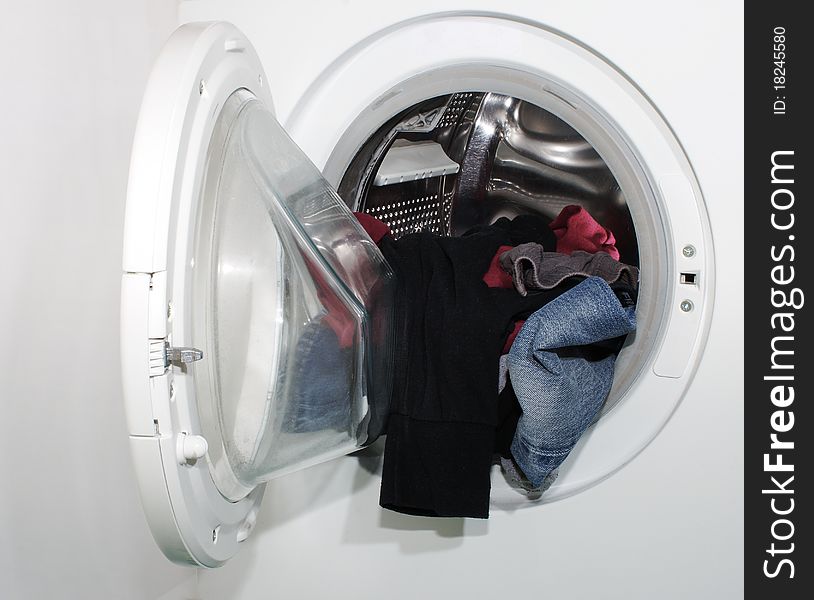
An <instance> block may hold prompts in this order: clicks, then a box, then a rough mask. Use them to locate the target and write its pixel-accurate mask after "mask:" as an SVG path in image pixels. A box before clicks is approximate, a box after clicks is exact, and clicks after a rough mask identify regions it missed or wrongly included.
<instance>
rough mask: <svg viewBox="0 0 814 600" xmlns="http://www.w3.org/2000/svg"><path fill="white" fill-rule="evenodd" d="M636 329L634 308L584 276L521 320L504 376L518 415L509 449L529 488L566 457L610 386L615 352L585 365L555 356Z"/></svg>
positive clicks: (581, 360) (578, 358)
mask: <svg viewBox="0 0 814 600" xmlns="http://www.w3.org/2000/svg"><path fill="white" fill-rule="evenodd" d="M623 296H624V294H623ZM630 304H632V302H630ZM635 328H636V313H635V307H634V306H632V305H631V306H627V307H623V306H622V304H621V303H620V301H619V299H618V298H617V296H616V294H615V293H614V291H613V290H612V289H611V288H610V286H609V285H608V284H607V283H606V282H605V281H604V280H603V279H601V278H600V277H589V278H587V279H585V280H584V281H582V282H581V283H580V284H579V285H577V286H576V287H574V288H572V289H570V290H568V291H567V292H565V293H564V294H562V295H561V296H559V297H558V298H555V299H554V300H552V301H551V302H549V303H548V304H546V305H545V306H544V307H543V308H541V309H540V310H538V311H537V312H536V313H534V314H533V315H532V316H531V317H529V318H528V320H526V323H525V325H524V326H523V329H522V330H521V331H520V334H519V335H518V336H517V339H516V340H515V341H514V344H513V345H512V349H511V351H510V352H509V377H510V379H511V383H512V386H513V387H514V391H515V394H516V395H517V399H518V401H519V403H520V406H521V408H522V410H523V414H522V415H521V417H520V420H519V422H518V424H517V431H516V432H515V435H514V439H513V440H512V446H511V452H512V456H513V457H514V459H515V460H516V461H517V463H518V465H519V466H520V468H521V469H522V470H523V472H524V473H525V475H526V477H527V478H528V479H529V481H530V482H531V484H532V485H533V486H538V485H541V484H542V483H543V481H544V480H545V478H546V477H547V476H548V475H549V473H551V471H552V470H553V469H555V468H557V467H558V466H559V465H560V464H561V463H562V462H563V461H564V460H565V458H566V457H567V456H568V453H569V452H571V450H572V449H573V448H574V446H575V445H576V443H577V441H578V440H579V438H580V436H582V434H583V433H584V432H585V430H586V429H587V428H588V426H589V425H590V424H591V422H592V421H593V419H594V417H595V416H596V414H597V412H598V411H599V408H600V407H601V406H602V403H603V402H604V401H605V399H606V398H607V396H608V393H609V392H610V388H611V384H612V383H613V364H614V361H615V359H616V357H615V355H610V356H606V357H605V358H603V359H601V360H596V361H590V360H587V359H586V358H584V357H583V356H573V355H572V356H570V357H561V356H559V355H558V354H557V352H556V351H557V350H562V349H566V348H569V347H573V346H584V345H588V344H593V343H595V342H599V341H602V340H609V339H612V338H618V337H619V336H623V335H625V334H627V333H629V332H631V331H633V330H634V329H635Z"/></svg>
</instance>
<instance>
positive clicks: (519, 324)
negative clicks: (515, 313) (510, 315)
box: [502, 319, 526, 354]
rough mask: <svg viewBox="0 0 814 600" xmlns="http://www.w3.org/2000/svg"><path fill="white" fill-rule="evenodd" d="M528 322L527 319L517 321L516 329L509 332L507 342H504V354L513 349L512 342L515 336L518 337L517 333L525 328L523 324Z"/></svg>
mask: <svg viewBox="0 0 814 600" xmlns="http://www.w3.org/2000/svg"><path fill="white" fill-rule="evenodd" d="M525 322H526V320H525V319H523V320H522V321H515V323H514V329H512V332H511V333H510V334H509V337H507V338H506V343H505V344H503V352H502V354H508V352H509V350H511V349H512V344H513V343H514V338H516V337H517V334H518V333H520V330H521V329H523V324H524V323H525Z"/></svg>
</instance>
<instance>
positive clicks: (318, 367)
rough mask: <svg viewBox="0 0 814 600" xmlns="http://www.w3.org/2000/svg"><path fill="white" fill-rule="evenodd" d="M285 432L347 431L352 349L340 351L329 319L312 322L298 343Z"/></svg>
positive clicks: (340, 348) (292, 372) (341, 349)
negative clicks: (328, 321) (327, 320)
mask: <svg viewBox="0 0 814 600" xmlns="http://www.w3.org/2000/svg"><path fill="white" fill-rule="evenodd" d="M289 374H290V377H291V380H290V382H289V385H290V386H291V387H290V388H289V389H290V395H289V398H290V400H289V404H288V408H287V411H286V416H285V421H284V427H283V428H284V430H285V431H288V432H291V433H304V432H308V431H320V430H323V429H335V430H338V431H342V430H345V429H347V428H348V423H349V421H350V404H351V399H350V393H351V392H350V391H351V383H352V381H351V380H352V377H353V349H352V348H342V347H340V343H339V338H338V336H337V334H336V332H335V331H334V330H333V329H332V328H331V327H330V326H329V324H328V323H327V322H326V319H319V320H315V321H311V322H310V323H308V325H306V327H305V331H304V332H303V334H302V335H301V336H300V339H299V341H298V342H297V348H296V350H295V352H294V360H293V365H292V368H291V370H290V371H289Z"/></svg>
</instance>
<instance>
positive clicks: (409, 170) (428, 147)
mask: <svg viewBox="0 0 814 600" xmlns="http://www.w3.org/2000/svg"><path fill="white" fill-rule="evenodd" d="M459 169H460V165H459V164H458V163H456V162H455V161H454V160H452V159H451V158H450V157H449V156H447V154H446V152H444V149H443V148H442V147H441V144H439V143H438V142H429V141H424V142H408V141H405V140H396V142H394V143H393V145H392V146H391V147H390V149H389V150H388V151H387V154H386V155H385V156H384V160H383V161H382V164H381V166H380V167H379V170H378V171H377V172H376V178H375V179H374V180H373V185H380V186H381V185H392V184H394V183H403V182H405V181H416V180H419V179H427V178H429V177H440V176H441V175H452V174H454V173H457V172H458V170H459Z"/></svg>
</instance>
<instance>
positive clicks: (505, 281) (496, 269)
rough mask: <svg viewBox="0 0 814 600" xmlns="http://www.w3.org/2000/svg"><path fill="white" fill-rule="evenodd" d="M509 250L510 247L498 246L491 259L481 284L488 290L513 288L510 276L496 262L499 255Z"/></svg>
mask: <svg viewBox="0 0 814 600" xmlns="http://www.w3.org/2000/svg"><path fill="white" fill-rule="evenodd" d="M511 249H512V246H500V247H499V248H498V249H497V252H495V255H494V256H493V257H492V262H490V263H489V270H487V271H486V273H484V274H483V282H484V283H485V284H486V285H488V286H489V287H490V288H503V289H511V288H513V287H514V284H513V283H512V276H511V275H509V274H508V273H507V272H506V271H504V270H503V268H502V267H501V266H500V263H499V262H498V258H500V255H501V254H503V253H504V252H506V251H508V250H511Z"/></svg>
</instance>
